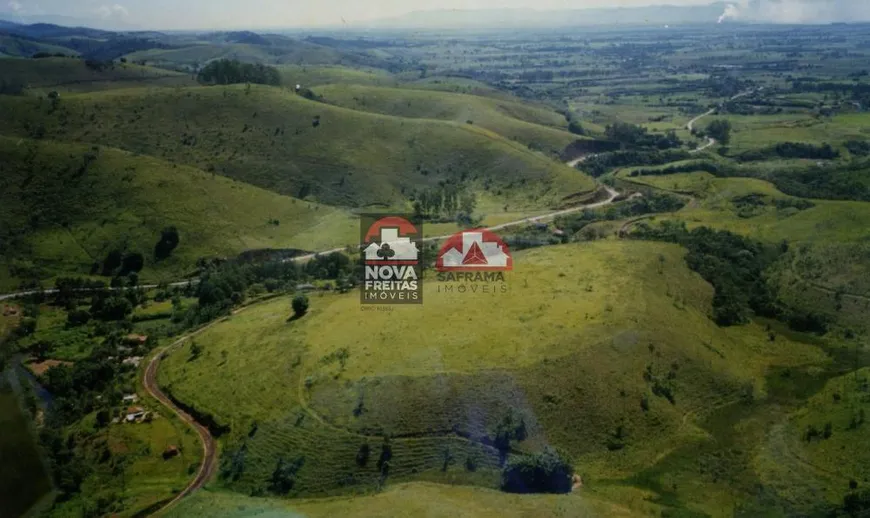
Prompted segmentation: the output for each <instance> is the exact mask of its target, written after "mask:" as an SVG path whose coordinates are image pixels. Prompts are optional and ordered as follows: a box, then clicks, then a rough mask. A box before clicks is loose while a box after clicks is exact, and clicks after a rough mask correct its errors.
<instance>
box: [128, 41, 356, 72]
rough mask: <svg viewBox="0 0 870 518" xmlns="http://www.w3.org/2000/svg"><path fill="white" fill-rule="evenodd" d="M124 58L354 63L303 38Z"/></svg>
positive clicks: (168, 63)
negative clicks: (303, 40) (267, 43)
mask: <svg viewBox="0 0 870 518" xmlns="http://www.w3.org/2000/svg"><path fill="white" fill-rule="evenodd" d="M125 57H126V58H127V60H129V61H136V62H141V61H144V62H145V63H147V64H149V65H155V66H162V67H178V66H195V65H202V64H205V63H206V62H208V61H211V60H214V59H238V60H239V61H243V62H247V63H267V64H298V65H302V64H309V65H316V64H328V65H332V64H341V63H343V62H347V63H348V64H350V63H353V61H352V60H351V59H349V58H348V56H347V55H345V54H343V53H342V52H340V51H337V50H335V49H331V48H329V47H323V46H320V45H314V44H311V43H306V42H301V41H294V42H292V44H288V45H281V46H275V47H273V46H269V45H256V44H250V43H223V44H221V43H202V44H197V45H191V46H187V47H181V48H173V49H149V50H140V51H137V52H133V53H131V54H127V55H126V56H125Z"/></svg>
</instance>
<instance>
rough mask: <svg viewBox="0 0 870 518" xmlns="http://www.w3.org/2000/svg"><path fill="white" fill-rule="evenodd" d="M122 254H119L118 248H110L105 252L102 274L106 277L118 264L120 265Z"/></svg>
mask: <svg viewBox="0 0 870 518" xmlns="http://www.w3.org/2000/svg"><path fill="white" fill-rule="evenodd" d="M123 258H124V256H123V254H121V251H120V250H112V251H110V252H109V253H108V254H106V258H105V259H103V271H102V275H104V276H106V277H108V276H111V275H112V274H113V273H114V271H115V270H116V269H118V267H119V266H121V261H122V260H123Z"/></svg>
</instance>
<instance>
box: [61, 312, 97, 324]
mask: <svg viewBox="0 0 870 518" xmlns="http://www.w3.org/2000/svg"><path fill="white" fill-rule="evenodd" d="M90 320H91V314H90V313H89V312H88V311H87V310H84V309H76V310H74V311H70V312H69V313H67V316H66V324H67V326H69V327H78V326H83V325H85V324H87V323H88V322H90Z"/></svg>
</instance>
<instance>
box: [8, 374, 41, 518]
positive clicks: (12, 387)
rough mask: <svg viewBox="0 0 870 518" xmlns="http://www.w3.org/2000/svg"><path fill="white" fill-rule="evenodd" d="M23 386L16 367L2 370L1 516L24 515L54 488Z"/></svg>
mask: <svg viewBox="0 0 870 518" xmlns="http://www.w3.org/2000/svg"><path fill="white" fill-rule="evenodd" d="M13 363H14V364H17V362H13ZM28 374H29V373H28ZM20 388H21V387H20V381H19V378H18V376H17V375H16V373H15V372H13V371H12V368H10V369H7V371H6V372H2V373H0V430H2V433H0V502H2V505H0V518H17V517H19V516H22V515H23V514H24V513H26V512H27V511H28V509H30V508H31V507H32V506H33V505H34V504H36V503H37V502H38V501H39V500H40V499H41V498H42V497H43V496H45V495H46V494H48V493H49V492H50V491H51V489H52V487H51V480H50V478H49V476H48V473H47V471H46V468H45V464H44V463H43V459H42V458H41V457H40V452H39V449H38V448H37V446H36V437H35V436H34V430H33V426H32V423H31V421H30V417H29V416H28V415H27V414H26V413H25V411H24V410H23V409H22V407H21V405H20V396H19V394H21V392H20ZM16 389H19V390H16ZM43 392H45V391H44V389H43ZM46 394H47V393H46Z"/></svg>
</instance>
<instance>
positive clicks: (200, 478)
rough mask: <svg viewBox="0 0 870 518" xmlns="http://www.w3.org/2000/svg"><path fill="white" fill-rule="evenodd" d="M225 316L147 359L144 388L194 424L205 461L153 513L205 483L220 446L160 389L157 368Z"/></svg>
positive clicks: (175, 412) (215, 461)
mask: <svg viewBox="0 0 870 518" xmlns="http://www.w3.org/2000/svg"><path fill="white" fill-rule="evenodd" d="M242 309H244V308H240V309H239V310H237V311H234V312H233V314H235V313H238V312H239V311H241V310H242ZM224 320H225V318H221V319H218V320H215V321H213V322H212V323H210V324H208V325H206V326H203V327H201V328H199V329H197V330H195V331H193V332H191V333H188V334H186V335H184V336H182V337H181V338H179V339H178V340H176V341H174V342H172V343H171V344H169V345H167V346H165V347H163V348H162V349H159V350H158V351H157V352H156V353H155V354H154V356H153V357H152V358H151V361H149V362H148V366H147V367H146V368H145V375H144V376H143V378H142V384H143V385H144V386H145V390H146V391H147V392H148V393H149V394H150V395H151V397H153V398H154V399H156V400H157V401H159V402H160V404H162V405H163V406H165V407H166V408H168V409H169V410H171V411H172V412H173V413H174V414H175V415H177V416H178V417H179V418H180V419H181V420H182V421H184V422H185V423H187V424H188V425H189V426H190V427H191V428H193V429H194V430H196V433H197V435H199V440H200V442H201V443H202V461H201V462H200V465H199V470H197V472H196V476H195V477H194V478H193V480H191V481H190V484H188V485H187V487H185V488H184V489H183V490H182V491H181V492H180V493H178V494H177V495H175V497H174V498H173V499H172V500H170V501H169V502H167V503H166V505H164V506H162V507H161V508H160V509H158V510H156V511H154V513H152V515H151V516H157V515H160V514H162V513H164V512H165V511H167V510H168V509H169V508H170V507H172V506H173V505H175V504H176V503H177V502H178V501H179V500H181V499H182V498H184V497H185V496H187V495H189V494H190V493H192V492H194V491H196V490H197V489H199V488H201V487H202V486H204V485H205V483H206V482H208V480H209V479H210V478H211V476H212V475H213V474H214V471H215V469H216V468H217V448H216V447H215V440H214V437H213V436H212V434H211V432H210V431H209V430H208V428H206V427H205V426H203V425H201V424H200V423H198V422H197V421H196V420H195V419H194V418H193V417H192V416H191V415H190V414H188V413H187V412H185V411H184V410H182V409H181V408H179V407H178V406H176V405H175V403H173V402H172V400H171V399H169V396H167V395H166V394H164V393H163V391H162V390H160V386H159V385H158V384H157V369H158V368H159V367H160V360H161V359H162V358H163V357H164V356H165V355H166V354H168V353H169V352H171V351H172V350H173V349H175V348H177V347H178V346H180V345H181V344H182V343H184V341H185V340H187V339H189V338H191V337H193V336H195V335H197V334H199V333H201V332H203V331H205V330H206V329H208V328H210V327H211V326H213V325H215V324H218V323H220V322H223V321H224Z"/></svg>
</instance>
